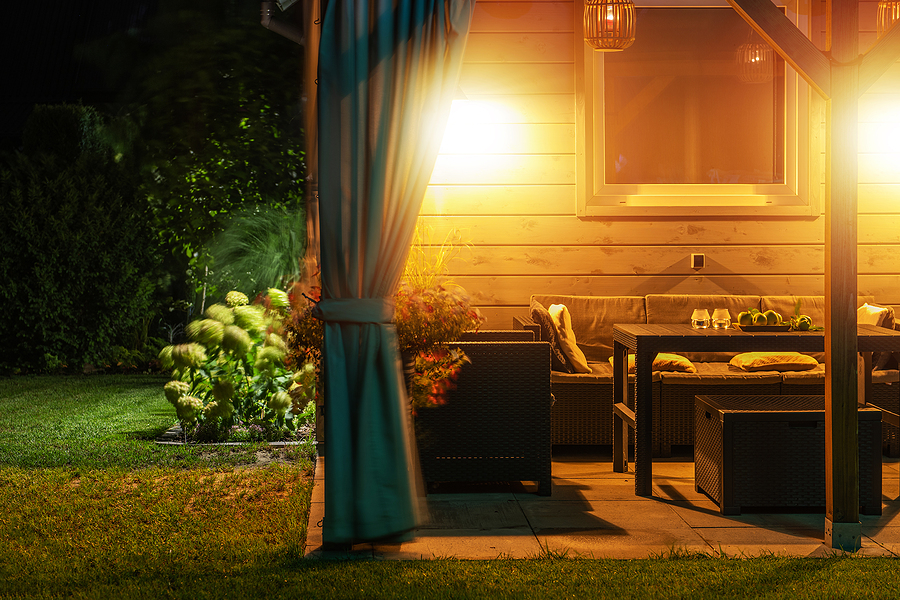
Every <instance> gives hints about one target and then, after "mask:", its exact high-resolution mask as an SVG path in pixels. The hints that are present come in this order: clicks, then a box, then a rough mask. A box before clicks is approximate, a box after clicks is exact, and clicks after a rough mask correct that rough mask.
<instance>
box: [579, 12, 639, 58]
mask: <svg viewBox="0 0 900 600" xmlns="http://www.w3.org/2000/svg"><path fill="white" fill-rule="evenodd" d="M634 24H635V17H634V2H632V0H585V2H584V41H586V42H587V43H588V44H589V45H590V46H591V48H594V49H595V50H624V49H625V48H627V47H628V46H630V45H631V44H633V43H634Z"/></svg>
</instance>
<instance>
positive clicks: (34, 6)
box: [0, 0, 158, 149]
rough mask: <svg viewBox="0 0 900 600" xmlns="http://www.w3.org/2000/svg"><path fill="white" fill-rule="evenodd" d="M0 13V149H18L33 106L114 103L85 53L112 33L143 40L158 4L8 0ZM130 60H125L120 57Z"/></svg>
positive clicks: (145, 0)
mask: <svg viewBox="0 0 900 600" xmlns="http://www.w3.org/2000/svg"><path fill="white" fill-rule="evenodd" d="M3 4H4V6H3V10H2V13H0V40H2V41H0V48H2V56H3V58H2V63H0V64H2V67H0V90H2V91H0V145H2V147H3V148H4V149H10V148H17V147H18V145H19V144H20V143H21V133H22V126H23V124H24V123H25V119H27V118H28V115H29V114H31V111H32V108H33V107H34V105H35V104H53V103H59V102H75V103H78V102H81V103H83V104H86V105H101V104H108V103H111V102H113V101H114V100H115V97H116V94H117V90H116V89H115V82H111V81H109V78H108V77H106V76H104V74H103V73H101V71H100V70H99V69H98V68H97V67H96V66H94V65H92V64H91V63H90V61H88V60H86V59H85V53H86V52H87V51H88V47H89V46H90V44H91V43H92V42H93V43H94V44H95V45H96V44H98V43H99V44H102V43H104V40H107V39H110V43H112V39H114V38H111V37H110V36H111V35H112V34H114V33H125V34H127V35H129V36H140V35H141V28H142V27H143V26H144V25H145V24H146V22H147V20H148V19H149V18H150V17H152V16H153V14H154V12H155V11H156V9H157V4H158V2H157V0H36V1H31V0H28V1H24V0H6V2H4V3H3ZM120 58H122V59H123V60H127V59H128V57H127V56H122V57H120Z"/></svg>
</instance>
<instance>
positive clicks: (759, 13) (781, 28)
mask: <svg viewBox="0 0 900 600" xmlns="http://www.w3.org/2000/svg"><path fill="white" fill-rule="evenodd" d="M728 3H729V4H730V5H731V6H732V8H734V10H736V11H737V12H738V14H739V15H741V17H743V19H744V20H745V21H747V23H749V24H750V26H751V27H753V29H754V30H755V31H756V32H757V33H758V34H759V35H760V36H762V38H763V39H764V40H766V42H768V43H769V45H770V46H772V48H774V49H775V51H776V52H777V53H778V54H779V55H780V56H781V57H782V58H783V59H784V60H785V62H787V63H788V64H789V65H791V66H792V67H793V68H794V70H795V71H797V72H798V73H799V74H800V76H801V77H803V79H805V80H806V82H807V83H808V84H809V85H811V86H812V87H813V89H815V90H816V91H817V92H818V93H819V95H821V96H822V97H823V98H828V97H830V96H831V63H830V61H829V60H828V58H827V57H826V56H825V55H824V54H822V52H821V51H819V49H818V48H816V46H815V44H813V43H812V41H810V39H809V38H807V37H806V36H805V35H803V32H801V31H800V30H799V29H797V27H796V26H795V25H794V24H793V23H792V22H791V20H790V19H788V18H787V16H785V14H784V13H782V12H781V11H780V10H779V9H778V7H776V6H775V5H774V4H773V3H772V0H728Z"/></svg>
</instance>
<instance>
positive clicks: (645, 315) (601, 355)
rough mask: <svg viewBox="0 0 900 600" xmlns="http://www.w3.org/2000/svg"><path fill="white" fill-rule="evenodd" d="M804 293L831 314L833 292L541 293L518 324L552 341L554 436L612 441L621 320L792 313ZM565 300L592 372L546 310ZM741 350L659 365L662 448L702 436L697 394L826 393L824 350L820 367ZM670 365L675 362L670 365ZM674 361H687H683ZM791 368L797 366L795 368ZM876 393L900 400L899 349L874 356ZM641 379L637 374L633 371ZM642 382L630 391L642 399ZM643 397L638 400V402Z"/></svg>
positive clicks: (665, 451) (886, 322)
mask: <svg viewBox="0 0 900 600" xmlns="http://www.w3.org/2000/svg"><path fill="white" fill-rule="evenodd" d="M798 301H799V302H800V312H801V314H805V315H809V316H810V317H811V318H812V322H813V324H814V325H822V324H824V322H825V312H824V309H825V299H824V297H823V296H757V295H687V294H648V295H646V296H570V295H552V294H535V295H533V296H532V297H531V309H530V311H529V314H528V315H520V316H516V317H514V318H513V329H517V330H518V329H526V330H530V331H532V332H534V335H535V336H536V338H537V339H541V340H546V341H548V342H549V343H550V345H551V356H552V361H553V370H552V372H551V384H552V392H553V397H554V403H553V407H552V410H551V435H550V437H551V441H552V443H553V444H571V445H592V444H599V445H607V444H612V438H613V435H612V428H613V419H612V405H613V372H612V365H611V364H610V361H609V358H610V357H611V356H612V353H613V325H614V324H625V323H647V324H669V323H689V322H690V317H691V313H692V312H693V310H694V309H695V308H706V309H708V310H709V312H710V313H712V311H713V309H716V308H727V309H728V310H729V312H730V314H731V317H732V319H733V320H734V321H736V320H737V316H738V314H739V313H741V312H743V311H746V310H747V309H748V308H756V309H758V310H760V311H766V310H769V309H772V310H775V311H776V312H778V313H780V314H781V315H782V316H784V317H786V318H787V317H790V316H791V315H793V314H794V311H795V305H796V304H797V302H798ZM864 303H866V304H869V305H873V304H874V298H873V297H870V296H860V297H859V306H862V305H863V304H864ZM552 305H564V306H566V308H567V312H568V313H569V315H570V317H571V328H572V333H574V336H575V340H576V342H577V347H578V349H580V350H581V352H582V353H583V354H584V357H585V359H586V361H587V364H588V366H589V368H590V369H591V372H590V373H573V372H567V371H571V370H572V366H571V361H567V357H566V356H565V352H563V351H562V348H561V347H560V345H559V339H558V336H557V333H556V331H555V330H554V327H553V323H552V321H551V322H550V323H549V324H548V322H547V321H548V319H547V316H548V315H547V314H546V309H548V308H550V307H551V306H552ZM884 308H886V309H887V310H885V311H884V313H883V315H882V316H883V317H884V319H883V321H882V322H880V323H879V324H880V325H882V326H885V327H890V328H893V327H894V315H893V310H892V309H891V308H890V307H884ZM735 354H736V353H702V354H701V353H685V354H684V358H686V359H688V360H689V361H690V364H691V365H693V367H694V368H695V369H696V372H685V371H675V370H656V368H657V366H658V365H657V364H654V372H653V387H652V393H653V415H652V419H653V441H652V444H653V452H654V455H655V456H670V455H671V452H672V446H692V445H693V443H694V398H695V396H697V395H712V394H714V395H772V394H777V395H797V394H804V395H805V394H810V395H816V394H818V395H821V394H824V393H825V365H824V364H822V363H823V361H824V354H811V355H810V356H814V357H815V358H816V360H817V361H818V364H816V365H815V367H814V368H812V369H810V370H803V371H793V370H771V371H754V372H745V371H742V370H740V369H738V368H735V367H733V366H730V365H729V361H731V359H732V357H734V356H735ZM667 368H669V367H667ZM671 368H681V367H680V366H679V365H677V364H676V365H675V366H674V367H671ZM785 368H789V367H785ZM873 369H874V370H873V372H872V380H873V386H872V393H873V397H871V398H869V402H870V403H871V404H873V405H875V406H878V407H881V408H884V409H886V410H889V411H892V412H897V409H898V408H900V371H898V370H897V363H896V359H895V357H893V356H890V355H886V356H876V357H874V359H873ZM629 382H630V383H631V382H633V375H632V376H629ZM633 393H634V392H633V386H631V385H630V386H629V395H630V397H631V398H633ZM632 406H633V404H632ZM883 429H884V444H885V445H886V446H887V450H888V452H889V453H890V454H891V455H897V454H900V444H898V432H897V429H896V428H895V427H892V426H890V425H887V424H885V425H884V428H883Z"/></svg>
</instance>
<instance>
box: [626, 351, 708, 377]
mask: <svg viewBox="0 0 900 600" xmlns="http://www.w3.org/2000/svg"><path fill="white" fill-rule="evenodd" d="M609 364H613V357H612V356H610V357H609ZM653 370H654V371H678V372H680V373H696V372H697V367H695V366H694V363H692V362H691V361H689V360H688V359H686V358H685V357H683V356H681V355H680V354H666V353H664V352H660V353H659V354H657V355H656V358H654V359H653ZM628 372H629V373H631V374H633V373H634V354H629V355H628Z"/></svg>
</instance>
